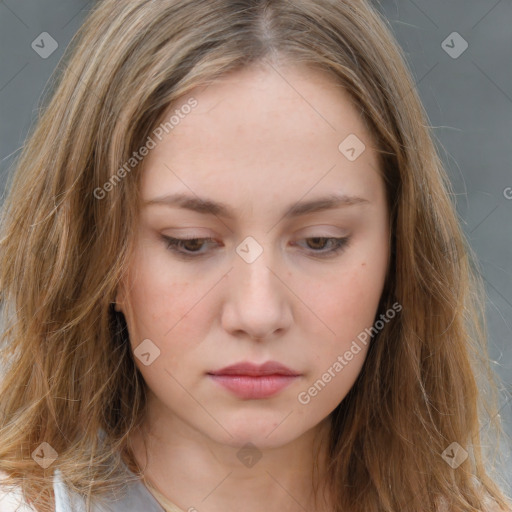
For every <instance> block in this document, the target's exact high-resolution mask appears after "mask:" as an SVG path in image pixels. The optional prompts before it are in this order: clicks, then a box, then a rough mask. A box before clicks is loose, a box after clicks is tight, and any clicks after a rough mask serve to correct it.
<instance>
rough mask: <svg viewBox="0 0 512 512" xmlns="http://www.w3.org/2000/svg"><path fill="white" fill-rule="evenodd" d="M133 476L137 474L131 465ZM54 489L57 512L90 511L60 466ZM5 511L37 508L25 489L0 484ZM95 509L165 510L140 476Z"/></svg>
mask: <svg viewBox="0 0 512 512" xmlns="http://www.w3.org/2000/svg"><path fill="white" fill-rule="evenodd" d="M126 470H127V471H128V473H129V475H130V476H131V477H134V478H137V477H136V476H135V475H134V474H133V473H132V472H131V471H130V470H129V469H128V468H126ZM53 491H54V493H55V512H86V510H87V508H86V505H85V500H84V499H83V498H82V497H81V496H79V495H78V494H76V493H74V492H73V491H71V490H70V489H68V487H67V486H66V484H65V483H64V482H63V480H62V473H61V472H60V470H59V469H56V470H55V471H54V473H53ZM0 511H1V512H35V509H33V508H32V507H30V506H29V505H28V504H27V503H25V501H24V500H23V497H22V494H21V490H19V489H18V490H16V491H11V492H5V491H2V490H1V488H0ZM91 511H92V512H164V509H163V508H162V507H161V506H160V504H159V503H158V501H157V500H156V498H155V497H154V496H153V495H152V494H151V493H150V492H149V491H148V489H147V488H146V486H145V485H144V484H143V483H142V481H141V480H140V479H138V478H137V480H134V481H130V482H129V483H128V485H126V487H125V488H124V489H123V491H122V492H120V493H119V494H118V495H117V496H113V497H112V498H111V499H109V500H106V502H101V503H99V502H94V504H93V505H92V506H91Z"/></svg>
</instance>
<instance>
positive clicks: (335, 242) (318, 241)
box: [304, 236, 349, 257]
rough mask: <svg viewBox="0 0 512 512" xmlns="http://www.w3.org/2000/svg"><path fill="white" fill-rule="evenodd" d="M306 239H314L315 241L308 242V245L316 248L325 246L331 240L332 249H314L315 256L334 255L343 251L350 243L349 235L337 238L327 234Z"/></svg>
mask: <svg viewBox="0 0 512 512" xmlns="http://www.w3.org/2000/svg"><path fill="white" fill-rule="evenodd" d="M304 240H309V241H312V242H313V243H311V242H308V243H307V245H308V246H309V247H311V246H313V248H316V249H318V248H320V249H322V248H325V247H326V245H327V244H326V242H327V243H329V242H330V243H331V248H330V249H327V250H324V251H321V250H316V249H315V250H313V251H312V252H313V254H314V255H315V256H320V257H326V256H334V255H336V254H338V253H340V252H342V251H343V250H344V249H345V248H346V247H347V245H348V242H349V237H341V238H336V237H327V236H316V237H310V238H305V239H304Z"/></svg>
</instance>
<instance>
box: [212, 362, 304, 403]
mask: <svg viewBox="0 0 512 512" xmlns="http://www.w3.org/2000/svg"><path fill="white" fill-rule="evenodd" d="M208 375H209V376H210V377H211V378H212V379H213V380H214V381H215V382H217V383H218V384H220V385H221V386H223V387H225V388H226V389H228V390H229V391H231V392H232V393H234V394H235V395H237V396H238V397H240V398H243V399H247V400H249V399H261V398H268V397H270V396H272V395H275V394H276V393H278V392H279V391H281V390H282V389H284V388H285V387H286V386H288V385H289V384H291V383H292V382H293V381H294V380H295V379H296V378H298V377H300V375H301V374H300V373H298V372H295V371H293V370H291V369H290V368H287V367H286V366H284V365H282V364H280V363H278V362H276V361H268V362H266V363H265V364H262V365H256V364H253V363H249V362H242V363H237V364H234V365H231V366H227V367H226V368H222V369H220V370H216V371H213V372H209V373H208Z"/></svg>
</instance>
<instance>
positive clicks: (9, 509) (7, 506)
mask: <svg viewBox="0 0 512 512" xmlns="http://www.w3.org/2000/svg"><path fill="white" fill-rule="evenodd" d="M6 477H7V474H6V473H4V472H2V471H0V510H1V511H2V512H37V511H36V510H35V509H34V508H32V507H30V506H29V505H28V504H27V503H25V500H24V499H23V496H22V493H21V489H16V490H12V489H10V488H9V489H7V488H5V487H4V485H3V481H4V480H5V478H6Z"/></svg>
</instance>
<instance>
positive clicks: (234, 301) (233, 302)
mask: <svg viewBox="0 0 512 512" xmlns="http://www.w3.org/2000/svg"><path fill="white" fill-rule="evenodd" d="M266 254H267V253H266V251H263V253H262V254H261V255H260V256H259V257H258V258H257V259H256V260H255V261H253V262H252V263H248V262H246V261H244V260H243V259H242V258H238V256H237V259H236V261H235V264H234V268H232V270H231V271H230V272H229V273H228V274H227V276H226V278H227V292H226V294H227V295H226V301H225V304H224V307H223V310H222V326H223V328H224V329H225V330H226V331H227V332H229V333H230V334H231V335H233V336H237V337H244V336H245V337H247V338H249V339H252V340H255V341H256V340H257V341H265V340H268V339H272V338H273V337H275V336H276V335H282V334H283V333H284V332H286V331H287V330H288V329H289V327H290V325H291V322H292V320H293V313H292V303H291V299H292V297H293V294H292V293H291V292H290V290H289V288H288V287H287V285H286V284H285V282H283V281H285V279H284V275H283V274H284V272H282V271H281V272H279V270H278V269H277V268H273V265H272V262H271V261H270V260H269V258H267V257H266ZM274 267H275V265H274Z"/></svg>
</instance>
